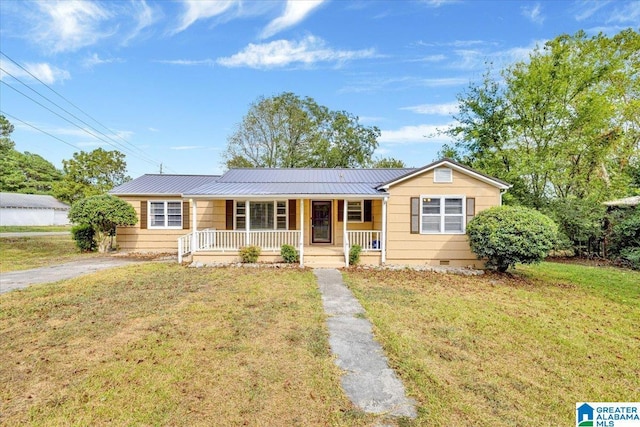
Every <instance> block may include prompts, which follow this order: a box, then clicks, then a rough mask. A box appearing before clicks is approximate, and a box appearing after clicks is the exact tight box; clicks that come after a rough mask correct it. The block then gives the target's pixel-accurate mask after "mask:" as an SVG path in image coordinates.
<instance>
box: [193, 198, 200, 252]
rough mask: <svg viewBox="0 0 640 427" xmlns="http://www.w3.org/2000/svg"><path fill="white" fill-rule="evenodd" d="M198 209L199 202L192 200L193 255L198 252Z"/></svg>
mask: <svg viewBox="0 0 640 427" xmlns="http://www.w3.org/2000/svg"><path fill="white" fill-rule="evenodd" d="M197 209H198V202H197V201H196V200H195V199H191V228H192V233H191V253H192V254H194V253H195V252H196V251H197V250H198V220H197V214H196V211H197Z"/></svg>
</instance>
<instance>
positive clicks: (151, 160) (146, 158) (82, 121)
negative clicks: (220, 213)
mask: <svg viewBox="0 0 640 427" xmlns="http://www.w3.org/2000/svg"><path fill="white" fill-rule="evenodd" d="M0 70H1V71H3V72H4V73H5V74H7V75H8V76H10V77H13V78H14V79H15V80H16V81H17V82H18V83H20V84H21V85H23V86H25V87H26V88H27V89H29V90H30V91H32V92H34V93H35V94H36V95H39V96H40V97H42V98H44V99H46V100H47V101H49V102H50V103H51V104H53V105H55V106H56V107H58V108H59V109H61V110H62V111H64V112H65V113H67V114H69V115H70V116H71V117H73V118H74V119H76V120H78V121H79V122H80V123H82V124H84V125H86V126H88V127H89V128H90V129H92V130H94V131H95V132H97V133H99V134H100V135H103V136H104V137H105V138H109V139H111V140H112V141H113V142H114V143H116V144H118V146H119V147H121V148H122V149H124V150H127V151H129V152H130V154H131V155H132V156H135V157H137V158H138V159H140V160H143V161H145V162H147V163H149V164H152V165H154V166H157V163H156V162H155V160H153V159H151V158H149V157H144V158H143V157H141V156H140V155H138V154H136V153H133V152H131V151H130V150H129V149H128V148H126V147H125V146H124V145H122V144H121V143H119V142H118V141H116V140H114V139H113V138H111V137H109V136H108V135H105V134H104V133H103V132H101V131H99V130H98V129H96V128H94V127H93V126H91V125H90V124H89V123H87V122H85V121H84V120H82V119H81V118H79V117H78V116H76V115H75V114H73V113H71V112H70V111H67V110H66V109H64V108H63V107H61V106H60V105H58V104H56V103H55V102H53V101H52V100H50V99H49V98H47V97H46V96H44V95H42V94H41V93H39V92H38V91H37V90H35V89H33V88H32V87H30V86H29V85H27V84H25V83H24V82H22V81H21V80H20V79H19V78H17V77H16V76H14V75H13V74H11V73H9V72H7V71H6V70H5V69H3V68H2V67H0ZM2 83H4V84H5V85H6V86H8V87H10V88H11V89H13V90H14V91H16V92H18V93H20V94H21V95H23V96H24V97H26V98H28V99H30V100H32V101H33V102H35V103H36V104H38V105H40V106H41V107H43V108H45V109H47V110H48V111H50V112H52V113H53V114H55V115H57V116H58V117H60V118H62V119H63V120H66V121H67V122H69V123H71V124H72V125H74V126H76V127H77V128H79V129H81V130H82V131H83V132H86V133H88V134H89V135H91V136H93V137H94V138H97V139H99V140H100V141H102V142H106V143H107V144H109V145H111V146H112V147H114V148H118V147H116V146H115V145H113V144H112V143H110V142H109V141H106V140H104V139H102V138H100V137H98V136H97V135H95V134H93V133H92V132H89V131H88V130H87V129H85V128H83V127H82V126H79V125H78V124H76V123H73V122H72V121H70V120H68V119H67V118H65V117H63V116H62V115H60V114H58V113H56V112H55V111H53V110H51V109H50V108H48V107H46V106H45V105H43V104H41V103H40V102H38V101H36V100H35V99H33V98H31V97H29V96H28V95H26V94H25V93H23V92H21V91H19V90H17V89H16V88H14V87H13V86H11V85H8V84H7V83H5V82H4V81H3V82H2Z"/></svg>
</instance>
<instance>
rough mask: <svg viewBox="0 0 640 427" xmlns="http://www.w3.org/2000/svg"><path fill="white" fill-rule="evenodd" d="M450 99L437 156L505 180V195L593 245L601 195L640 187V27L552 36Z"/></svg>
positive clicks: (575, 242)
mask: <svg viewBox="0 0 640 427" xmlns="http://www.w3.org/2000/svg"><path fill="white" fill-rule="evenodd" d="M458 102H459V112H458V114H457V115H456V116H455V119H456V121H457V125H455V126H453V127H452V128H450V129H448V131H447V133H448V134H449V135H450V136H452V137H453V138H454V140H455V142H454V143H453V144H451V145H448V146H445V147H444V148H443V149H442V151H441V153H440V154H441V155H442V156H443V157H451V158H453V159H455V160H457V161H459V162H461V163H463V164H466V165H469V166H471V167H473V168H475V169H478V170H481V171H483V172H485V173H487V174H489V175H492V176H496V177H499V178H501V179H503V180H505V181H507V182H509V183H511V184H513V188H512V189H510V190H509V192H507V193H506V194H505V197H504V200H505V203H507V204H514V205H523V206H528V207H533V208H535V209H538V210H540V211H542V212H544V213H546V214H548V215H549V216H551V217H552V218H553V219H554V220H555V221H556V222H557V223H558V225H559V226H560V231H561V235H562V236H563V239H564V242H565V246H567V247H572V248H573V249H575V250H576V251H578V252H580V251H584V252H597V251H598V247H599V244H600V242H601V241H602V237H603V227H602V220H603V217H604V214H605V208H604V206H603V204H602V202H603V201H606V200H612V199H617V198H621V197H625V196H631V195H636V194H640V34H639V33H638V32H637V31H635V30H632V29H628V30H625V31H622V32H620V33H618V34H616V35H614V36H612V37H607V36H606V35H603V34H598V35H596V36H592V37H589V36H587V35H586V34H585V33H584V32H582V31H580V32H578V33H576V34H575V35H573V36H570V35H561V36H559V37H556V38H555V39H553V40H551V41H549V42H547V43H545V44H544V45H543V46H539V47H537V48H536V49H534V51H533V52H532V53H531V54H530V55H529V58H528V60H526V61H520V62H517V63H515V64H513V65H511V66H508V67H506V68H505V69H503V70H501V71H500V72H499V73H495V72H494V71H493V70H492V68H491V66H490V65H489V67H488V69H487V71H486V73H485V75H484V78H483V80H482V81H480V82H475V83H472V84H471V85H470V86H469V88H468V89H467V90H466V91H465V92H464V93H462V94H460V95H459V96H458Z"/></svg>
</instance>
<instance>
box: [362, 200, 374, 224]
mask: <svg viewBox="0 0 640 427" xmlns="http://www.w3.org/2000/svg"><path fill="white" fill-rule="evenodd" d="M371 202H372V200H365V201H364V222H371V221H372V220H373V217H372V215H371V205H372V203H371Z"/></svg>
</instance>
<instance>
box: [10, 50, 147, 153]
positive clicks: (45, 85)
mask: <svg viewBox="0 0 640 427" xmlns="http://www.w3.org/2000/svg"><path fill="white" fill-rule="evenodd" d="M0 55H2V56H4V57H5V58H7V59H8V60H9V61H11V62H12V63H14V64H15V65H16V66H18V67H20V69H22V70H23V71H24V72H26V73H27V74H29V75H30V76H31V77H33V78H34V79H35V80H37V81H38V82H39V83H40V84H42V85H43V86H44V87H46V88H47V89H49V90H50V91H51V92H53V93H55V94H56V95H58V96H59V97H60V98H62V99H63V100H64V101H66V102H67V103H68V104H69V105H71V106H72V107H74V108H75V109H76V110H78V111H80V112H81V113H82V114H84V115H85V116H86V117H88V118H89V119H91V120H93V121H94V122H95V123H97V124H98V125H100V126H102V127H103V128H104V129H106V130H107V131H109V133H111V134H113V135H115V136H116V137H118V138H119V139H121V140H122V141H123V142H124V143H125V144H127V145H129V146H131V147H133V148H134V149H136V150H138V151H139V152H141V153H142V154H145V152H144V151H142V150H141V149H140V148H138V147H136V146H135V145H133V144H131V143H130V142H129V141H127V140H126V139H124V138H122V137H121V136H120V135H118V133H117V132H114V131H113V130H111V129H109V128H108V127H107V126H105V125H104V124H102V123H100V122H99V121H98V120H97V119H95V118H93V117H92V116H91V115H89V114H88V113H86V112H85V111H84V110H82V108H80V107H78V106H77V105H75V104H74V103H73V102H71V101H70V100H69V99H67V98H65V97H64V96H63V95H62V94H61V93H59V92H58V91H56V90H55V89H53V88H52V87H51V86H49V85H48V84H46V83H45V82H43V81H42V80H40V79H39V78H38V77H37V76H36V75H34V74H33V73H32V72H31V71H29V70H28V69H26V68H25V67H23V66H22V65H21V64H20V63H18V62H17V61H15V60H14V59H13V58H11V57H10V56H9V55H7V54H6V53H4V52H2V51H1V50H0ZM5 73H6V71H5ZM7 74H9V73H7ZM11 77H13V78H14V79H16V80H18V81H20V80H19V79H17V78H16V77H15V76H11ZM20 83H22V82H20ZM23 84H24V83H23ZM34 91H35V90H34ZM36 93H37V91H36ZM38 95H40V96H42V97H43V98H45V99H47V100H48V101H49V102H51V103H52V104H54V105H56V106H58V105H57V104H55V103H54V102H53V101H51V100H49V99H48V98H46V97H45V96H44V95H41V94H40V93H38ZM58 107H59V108H61V109H62V107H60V106H58ZM65 111H66V110H65ZM67 113H68V114H71V113H69V112H68V111H67ZM74 117H75V116H74ZM78 120H80V119H78ZM83 123H84V122H83ZM87 126H88V125H87Z"/></svg>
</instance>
